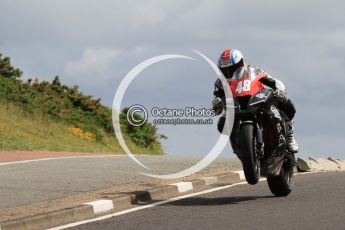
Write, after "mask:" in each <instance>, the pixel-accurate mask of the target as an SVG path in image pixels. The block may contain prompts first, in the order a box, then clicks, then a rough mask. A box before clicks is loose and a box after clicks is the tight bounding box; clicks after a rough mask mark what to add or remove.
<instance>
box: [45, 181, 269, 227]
mask: <svg viewBox="0 0 345 230" xmlns="http://www.w3.org/2000/svg"><path fill="white" fill-rule="evenodd" d="M261 180H265V179H261ZM242 184H247V182H239V183H236V184H231V185H226V186H222V187H217V188H212V189H208V190H205V191H202V192H196V193H191V194H187V195H182V196H178V197H174V198H171V199H168V200H163V201H159V202H155V203H152V204H148V205H143V206H140V207H135V208H131V209H127V210H123V211H120V212H115V213H112V214H109V215H104V216H101V217H97V218H93V219H89V220H83V221H78V222H75V223H71V224H66V225H62V226H59V227H54V228H50V229H48V230H60V229H66V228H71V227H75V226H78V225H82V224H87V223H91V222H95V221H100V220H105V219H109V218H111V217H114V216H120V215H124V214H127V213H131V212H135V211H139V210H143V209H147V208H152V207H155V206H158V205H162V204H167V203H171V202H173V201H177V200H181V199H185V198H188V197H193V196H198V195H202V194H206V193H211V192H215V191H219V190H222V189H227V188H231V187H234V186H236V185H242Z"/></svg>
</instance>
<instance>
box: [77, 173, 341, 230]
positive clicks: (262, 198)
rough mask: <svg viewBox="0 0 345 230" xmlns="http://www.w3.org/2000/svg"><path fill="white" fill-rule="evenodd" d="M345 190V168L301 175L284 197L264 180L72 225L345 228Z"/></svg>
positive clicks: (88, 228)
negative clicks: (271, 188) (341, 170)
mask: <svg viewBox="0 0 345 230" xmlns="http://www.w3.org/2000/svg"><path fill="white" fill-rule="evenodd" d="M344 189H345V173H344V172H342V173H341V172H334V173H315V174H307V175H298V176H296V183H295V188H294V191H293V192H292V193H291V194H290V195H289V196H288V197H284V198H276V197H273V196H272V195H271V193H270V191H269V189H268V187H267V185H266V181H263V182H260V183H259V184H258V185H256V186H250V185H247V184H246V185H238V186H235V187H231V188H228V189H224V190H220V191H217V192H212V193H209V194H204V195H201V196H196V197H190V198H186V199H183V200H179V201H175V202H173V203H168V204H165V205H161V206H156V207H153V208H149V209H144V210H141V211H136V212H132V213H129V214H125V215H121V216H117V217H113V218H110V219H106V220H103V221H99V222H92V223H89V224H85V225H80V226H77V227H75V228H71V229H73V230H93V229H95V230H96V229H97V230H98V229H102V230H107V229H109V230H110V229H112V230H113V229H135V230H138V229H150V230H155V229H159V230H161V229H164V230H169V229H188V230H191V229H198V230H199V229H227V230H228V229H236V230H238V229H241V230H243V229H265V230H267V229H279V230H284V229H286V230H291V229H303V230H308V229H310V230H317V229H323V230H324V229H345V218H344V213H345V192H344Z"/></svg>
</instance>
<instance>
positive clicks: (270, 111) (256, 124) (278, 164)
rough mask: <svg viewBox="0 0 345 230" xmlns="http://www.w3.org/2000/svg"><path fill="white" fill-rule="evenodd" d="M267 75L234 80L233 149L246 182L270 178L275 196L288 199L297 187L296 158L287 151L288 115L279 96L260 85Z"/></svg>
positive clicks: (230, 83) (232, 81) (231, 84)
mask: <svg viewBox="0 0 345 230" xmlns="http://www.w3.org/2000/svg"><path fill="white" fill-rule="evenodd" d="M265 76H266V75H258V76H255V75H254V76H248V77H242V78H241V79H232V80H231V81H230V82H229V85H230V87H231V89H232V93H233V98H234V105H235V122H234V127H233V131H232V134H231V138H230V140H231V145H232V147H233V149H234V151H235V153H236V154H237V156H238V157H239V159H240V160H241V162H242V165H243V171H244V174H245V178H246V180H247V182H248V183H249V184H252V185H254V184H256V183H258V181H259V178H260V176H263V177H267V182H268V186H269V188H270V190H271V192H272V193H273V194H274V195H275V196H287V195H288V194H289V193H290V192H291V190H292V187H293V185H294V172H293V169H294V166H295V165H296V163H295V162H296V161H295V157H294V154H293V153H291V152H290V151H289V150H288V148H287V142H286V138H285V137H286V131H287V126H286V124H285V120H286V117H285V114H284V113H283V112H281V111H280V110H279V109H278V108H279V106H278V105H279V97H278V95H276V92H275V91H273V90H272V89H270V88H268V87H264V85H263V84H262V83H261V82H260V79H261V78H263V77H265Z"/></svg>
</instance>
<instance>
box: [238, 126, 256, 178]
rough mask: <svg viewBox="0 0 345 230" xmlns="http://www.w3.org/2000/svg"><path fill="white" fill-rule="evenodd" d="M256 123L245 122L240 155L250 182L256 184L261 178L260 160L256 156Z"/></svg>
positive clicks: (240, 138) (241, 132) (242, 129)
mask: <svg viewBox="0 0 345 230" xmlns="http://www.w3.org/2000/svg"><path fill="white" fill-rule="evenodd" d="M254 130H255V129H254V125H253V124H244V125H242V127H241V130H240V133H239V143H240V155H241V161H242V165H243V171H244V175H245V177H246V180H247V182H248V184H252V185H253V184H256V183H258V181H259V178H260V161H259V160H258V158H257V156H256V151H255V150H256V137H255V135H254Z"/></svg>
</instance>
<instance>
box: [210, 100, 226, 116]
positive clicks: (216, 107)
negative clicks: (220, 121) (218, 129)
mask: <svg viewBox="0 0 345 230" xmlns="http://www.w3.org/2000/svg"><path fill="white" fill-rule="evenodd" d="M212 109H213V111H214V112H215V114H216V115H219V114H221V113H222V111H223V103H222V99H221V98H220V97H215V98H214V99H213V101H212Z"/></svg>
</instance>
